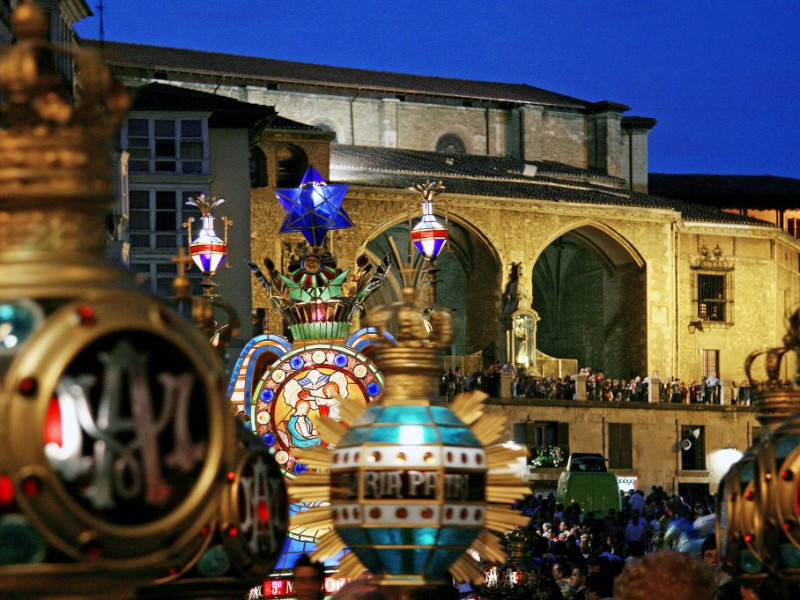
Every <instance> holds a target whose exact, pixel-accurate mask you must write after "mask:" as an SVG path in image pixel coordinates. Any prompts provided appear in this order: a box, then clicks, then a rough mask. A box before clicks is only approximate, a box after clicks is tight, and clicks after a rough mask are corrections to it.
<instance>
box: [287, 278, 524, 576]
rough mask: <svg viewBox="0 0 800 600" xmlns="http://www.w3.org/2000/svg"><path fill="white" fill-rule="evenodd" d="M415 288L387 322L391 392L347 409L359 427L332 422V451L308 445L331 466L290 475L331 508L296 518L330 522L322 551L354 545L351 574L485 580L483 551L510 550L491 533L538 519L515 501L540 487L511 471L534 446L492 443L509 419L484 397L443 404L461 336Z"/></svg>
mask: <svg viewBox="0 0 800 600" xmlns="http://www.w3.org/2000/svg"><path fill="white" fill-rule="evenodd" d="M414 295H415V292H414V290H413V289H411V288H406V289H405V290H404V298H405V300H404V302H402V303H399V304H396V305H392V306H391V307H389V308H388V309H386V310H384V311H383V312H382V313H381V314H380V315H379V316H378V317H377V319H378V321H379V322H380V323H381V325H383V326H384V327H386V328H387V329H388V330H390V331H393V332H395V336H396V339H397V344H396V345H394V346H386V347H383V348H381V349H380V350H379V352H378V356H377V362H378V364H380V365H381V368H382V370H383V374H384V378H385V382H386V385H385V395H384V398H383V400H382V401H381V402H380V403H378V404H375V405H371V406H368V407H367V408H366V410H365V411H364V412H362V413H361V415H360V416H357V417H355V418H354V416H352V415H347V416H346V418H345V419H344V421H345V422H347V423H350V427H349V428H348V429H346V430H345V429H344V428H343V427H342V426H341V425H339V424H336V423H332V422H330V421H323V422H322V423H321V424H320V428H321V429H323V428H324V430H325V432H326V434H327V439H330V440H333V444H334V446H335V450H334V452H333V457H332V458H331V454H330V453H329V452H322V451H319V450H312V449H309V450H302V451H299V452H298V454H299V455H300V457H301V460H303V461H304V462H305V464H307V465H308V467H309V469H327V472H326V471H324V470H323V471H321V472H317V473H313V474H309V475H306V476H304V477H301V478H298V479H297V480H295V481H292V482H290V486H289V487H290V495H292V496H296V497H302V498H306V499H309V500H312V499H313V500H330V506H321V507H318V508H313V509H310V510H309V511H307V512H306V513H303V514H299V515H296V516H293V517H292V519H291V522H292V524H293V525H298V526H303V525H305V526H310V527H313V526H319V525H321V524H330V525H332V526H333V528H334V529H333V531H330V532H328V533H327V534H325V535H324V536H322V538H321V539H320V541H319V549H318V550H317V552H316V554H315V555H314V556H313V558H314V559H317V560H319V559H323V558H325V557H327V556H330V555H332V554H334V553H336V552H338V551H340V550H341V549H342V548H343V547H344V546H345V544H346V545H347V546H348V547H349V548H350V550H351V553H350V554H347V555H345V557H344V558H343V559H342V561H341V564H340V569H341V572H342V575H343V576H345V577H355V576H358V575H359V574H361V573H362V572H364V571H367V570H368V571H370V572H371V573H372V575H373V579H372V581H374V582H376V583H379V584H381V585H387V586H400V587H404V586H407V587H420V586H429V585H435V584H439V583H442V582H443V581H444V580H445V579H446V578H445V575H446V574H447V572H448V571H449V572H450V573H452V575H453V576H454V577H455V578H456V579H457V580H460V581H468V580H470V581H472V580H477V579H479V578H480V577H481V571H480V569H479V567H478V563H477V561H476V560H475V559H474V558H472V556H471V555H470V554H467V553H466V551H467V550H468V549H472V550H474V551H475V552H476V553H477V554H478V555H480V556H481V557H482V558H484V559H488V560H495V561H498V562H501V563H502V562H503V561H504V560H505V552H504V550H503V548H502V546H501V544H500V541H499V540H498V538H497V537H496V536H494V535H493V534H491V533H489V532H488V531H487V530H489V529H493V530H498V531H505V530H506V529H511V528H513V527H514V526H515V525H520V526H522V525H525V524H527V522H528V520H529V519H528V518H527V517H524V516H522V515H520V514H519V513H517V512H515V511H513V510H512V509H511V508H510V505H511V504H512V503H513V502H514V501H515V500H517V499H519V498H521V497H523V496H524V495H525V494H526V493H528V492H529V491H530V490H529V489H528V487H527V486H525V485H524V484H523V483H522V482H521V481H520V479H519V478H518V477H517V476H515V475H512V474H511V473H510V472H508V471H503V470H502V469H503V467H506V466H507V465H508V464H509V463H510V462H513V461H514V460H516V458H517V457H518V456H519V455H521V454H523V453H524V452H523V451H522V450H512V449H509V448H506V447H503V446H502V445H493V444H494V442H496V441H497V439H498V438H499V437H500V435H501V434H502V432H503V430H504V426H505V417H504V416H502V415H494V414H493V415H483V416H482V412H483V411H482V403H483V401H484V399H485V398H486V395H485V394H482V393H479V392H472V393H467V394H462V395H460V396H458V397H457V398H456V399H455V401H454V402H453V403H452V404H451V405H441V404H434V403H432V402H431V401H430V398H431V397H433V396H434V395H435V392H436V387H437V385H438V375H439V369H440V362H439V360H438V358H439V348H441V347H443V346H445V345H447V344H448V343H449V341H450V315H449V312H447V311H440V310H435V311H433V313H432V314H431V315H430V323H431V325H432V331H431V332H430V333H428V331H427V328H426V326H425V322H424V317H423V316H422V313H421V312H420V310H419V309H418V308H417V307H416V306H415V304H414V301H413V299H414Z"/></svg>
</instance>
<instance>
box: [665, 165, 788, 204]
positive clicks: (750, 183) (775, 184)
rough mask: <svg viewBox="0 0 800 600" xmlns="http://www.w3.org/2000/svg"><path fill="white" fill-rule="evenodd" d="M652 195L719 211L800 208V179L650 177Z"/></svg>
mask: <svg viewBox="0 0 800 600" xmlns="http://www.w3.org/2000/svg"><path fill="white" fill-rule="evenodd" d="M649 181H650V191H652V192H653V193H654V194H660V195H662V196H668V197H670V198H677V199H679V200H685V201H686V202H696V203H700V204H707V205H709V206H717V207H720V208H756V209H758V208H778V209H780V208H783V209H788V208H800V179H792V178H790V177H775V176H773V175H701V174H696V175H682V174H664V173H650V175H649Z"/></svg>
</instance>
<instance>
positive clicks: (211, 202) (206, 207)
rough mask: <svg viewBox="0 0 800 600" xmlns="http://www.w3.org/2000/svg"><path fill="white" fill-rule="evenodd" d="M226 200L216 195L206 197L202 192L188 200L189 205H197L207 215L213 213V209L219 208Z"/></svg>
mask: <svg viewBox="0 0 800 600" xmlns="http://www.w3.org/2000/svg"><path fill="white" fill-rule="evenodd" d="M223 202H225V198H217V197H216V196H211V197H206V195H205V194H200V195H199V196H193V197H191V198H189V199H188V200H187V201H186V204H187V205H188V206H194V207H197V208H198V209H199V210H200V213H201V214H202V215H203V216H204V217H207V216H209V215H210V214H211V211H212V210H214V209H215V208H217V207H218V206H219V205H221V204H222V203H223Z"/></svg>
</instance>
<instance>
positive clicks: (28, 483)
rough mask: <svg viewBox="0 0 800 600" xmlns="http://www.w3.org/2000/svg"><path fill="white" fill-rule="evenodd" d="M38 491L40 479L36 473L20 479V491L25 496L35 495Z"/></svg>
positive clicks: (40, 485) (39, 489)
mask: <svg viewBox="0 0 800 600" xmlns="http://www.w3.org/2000/svg"><path fill="white" fill-rule="evenodd" d="M40 491H42V480H41V479H39V478H38V477H37V476H36V475H29V476H28V477H26V478H25V479H23V480H22V492H23V493H24V494H25V495H26V496H31V497H33V496H36V495H37V494H38V493H39V492H40Z"/></svg>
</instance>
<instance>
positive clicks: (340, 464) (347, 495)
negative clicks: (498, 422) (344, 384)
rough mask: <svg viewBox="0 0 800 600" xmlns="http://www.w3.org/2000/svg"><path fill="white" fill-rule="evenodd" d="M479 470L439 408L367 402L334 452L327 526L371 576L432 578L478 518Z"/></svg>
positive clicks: (463, 435) (475, 452) (465, 433)
mask: <svg viewBox="0 0 800 600" xmlns="http://www.w3.org/2000/svg"><path fill="white" fill-rule="evenodd" d="M486 472H487V468H486V452H485V451H484V449H483V447H482V446H481V443H480V442H479V441H478V439H477V437H475V435H474V434H473V432H472V431H471V430H470V429H469V427H467V426H466V425H465V424H464V423H463V422H462V421H461V420H460V419H459V418H458V417H457V416H456V414H455V413H453V411H452V410H451V409H450V408H449V407H447V406H430V405H428V406H425V405H420V406H407V405H401V406H375V407H370V408H368V409H367V411H366V413H364V414H363V416H362V417H361V418H360V419H359V420H358V421H356V422H355V423H354V424H353V425H352V426H351V428H350V429H349V430H348V432H347V433H346V434H345V436H344V437H343V438H342V440H341V441H340V442H339V445H338V447H337V449H336V451H335V452H334V456H333V460H332V464H331V484H332V488H333V489H334V490H336V491H335V492H334V494H333V495H332V497H331V508H332V512H333V522H334V526H335V527H336V528H337V531H338V533H339V535H340V536H341V538H342V540H344V542H345V543H346V544H347V545H348V546H349V547H350V549H351V550H352V551H353V552H355V553H356V554H357V555H358V557H359V558H360V559H361V561H362V562H363V563H364V565H365V566H366V567H367V568H368V569H369V570H370V571H371V572H372V573H373V574H378V575H376V576H377V577H379V578H382V579H384V580H386V581H388V582H395V581H397V582H405V580H407V579H411V578H419V579H420V580H430V579H431V578H438V577H440V576H441V574H442V573H444V572H446V571H447V569H448V567H450V565H452V564H453V563H454V562H455V561H456V559H458V558H459V556H460V555H461V554H463V552H464V549H465V548H467V547H469V546H470V544H472V542H473V540H474V539H475V537H476V536H477V535H478V534H479V533H480V531H481V530H482V529H483V527H484V525H485V523H486V506H485V502H486V497H485V488H486Z"/></svg>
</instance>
